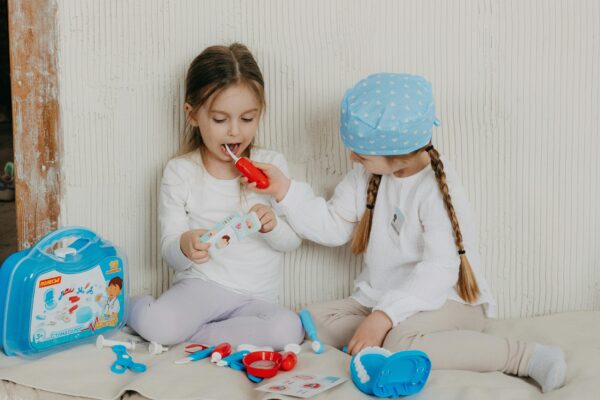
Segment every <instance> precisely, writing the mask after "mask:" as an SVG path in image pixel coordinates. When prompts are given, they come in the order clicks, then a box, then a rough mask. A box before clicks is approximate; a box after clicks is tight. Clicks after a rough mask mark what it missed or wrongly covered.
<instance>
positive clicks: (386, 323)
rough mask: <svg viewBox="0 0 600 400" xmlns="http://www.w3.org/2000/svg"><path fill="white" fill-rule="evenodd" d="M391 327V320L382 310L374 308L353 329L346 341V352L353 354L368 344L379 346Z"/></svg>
mask: <svg viewBox="0 0 600 400" xmlns="http://www.w3.org/2000/svg"><path fill="white" fill-rule="evenodd" d="M390 329H392V320H391V319H390V318H389V317H388V316H387V314H386V313H384V312H383V311H379V310H375V311H373V312H372V313H371V315H369V316H368V317H367V318H365V319H364V320H363V322H361V324H360V325H359V326H358V328H356V331H354V336H352V339H350V342H349V343H348V353H349V354H350V355H354V354H356V353H358V352H359V351H361V350H362V349H364V348H365V347H369V346H378V347H381V345H382V344H383V340H384V339H385V336H386V335H387V333H388V332H389V330H390Z"/></svg>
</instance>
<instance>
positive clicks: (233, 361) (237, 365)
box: [216, 350, 263, 383]
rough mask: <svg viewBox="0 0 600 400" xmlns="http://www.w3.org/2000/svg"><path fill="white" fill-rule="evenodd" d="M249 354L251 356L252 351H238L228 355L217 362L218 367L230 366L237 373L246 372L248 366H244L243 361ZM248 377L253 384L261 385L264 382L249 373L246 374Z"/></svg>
mask: <svg viewBox="0 0 600 400" xmlns="http://www.w3.org/2000/svg"><path fill="white" fill-rule="evenodd" d="M247 354H250V350H240V351H237V352H235V353H233V354H230V355H228V356H227V357H225V358H223V359H222V360H219V361H217V363H216V365H218V366H219V367H224V366H228V367H229V368H231V369H234V370H236V371H244V370H245V369H246V366H245V365H244V363H243V361H242V360H243V359H244V357H245V356H246V355H247ZM246 376H247V377H248V379H250V381H251V382H254V383H260V382H262V381H263V378H259V377H258V376H254V375H251V374H249V373H248V372H246Z"/></svg>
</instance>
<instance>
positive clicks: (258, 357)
mask: <svg viewBox="0 0 600 400" xmlns="http://www.w3.org/2000/svg"><path fill="white" fill-rule="evenodd" d="M282 358H283V357H282V356H281V354H280V353H277V352H274V351H254V352H252V353H248V354H246V356H245V357H244V359H243V363H244V366H245V367H246V371H247V372H248V373H249V374H250V375H253V376H257V377H259V378H272V377H274V376H275V375H276V374H277V371H278V370H279V366H280V365H281V360H282Z"/></svg>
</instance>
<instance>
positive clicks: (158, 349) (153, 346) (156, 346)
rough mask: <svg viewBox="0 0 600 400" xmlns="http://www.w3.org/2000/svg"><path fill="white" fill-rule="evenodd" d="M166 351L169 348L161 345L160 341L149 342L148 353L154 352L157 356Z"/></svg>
mask: <svg viewBox="0 0 600 400" xmlns="http://www.w3.org/2000/svg"><path fill="white" fill-rule="evenodd" d="M165 351H169V348H168V347H165V346H163V345H161V344H160V343H156V342H150V343H149V344H148V353H150V354H152V355H153V356H157V355H159V354H161V353H164V352H165Z"/></svg>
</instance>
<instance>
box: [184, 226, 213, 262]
mask: <svg viewBox="0 0 600 400" xmlns="http://www.w3.org/2000/svg"><path fill="white" fill-rule="evenodd" d="M206 232H207V230H206V229H192V230H191V231H187V232H185V233H184V234H182V235H181V238H180V239H179V247H180V248H181V251H182V252H183V254H184V255H185V256H186V257H187V258H189V259H190V260H192V261H193V262H195V263H196V264H202V263H205V262H207V261H208V260H209V256H208V248H209V247H210V243H202V242H201V241H200V236H202V235H204V234H205V233H206Z"/></svg>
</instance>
